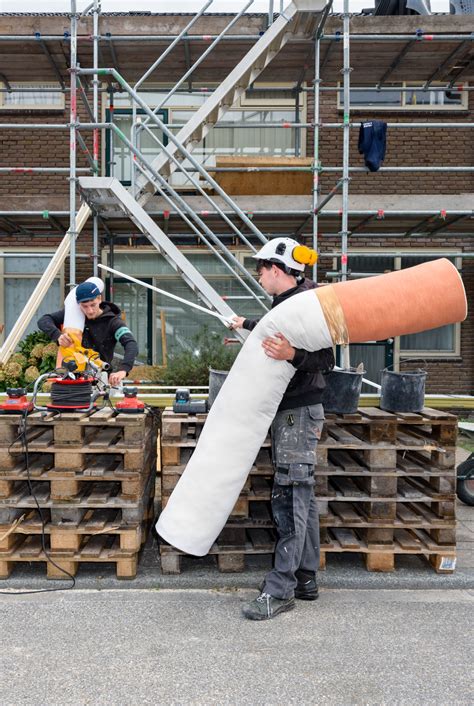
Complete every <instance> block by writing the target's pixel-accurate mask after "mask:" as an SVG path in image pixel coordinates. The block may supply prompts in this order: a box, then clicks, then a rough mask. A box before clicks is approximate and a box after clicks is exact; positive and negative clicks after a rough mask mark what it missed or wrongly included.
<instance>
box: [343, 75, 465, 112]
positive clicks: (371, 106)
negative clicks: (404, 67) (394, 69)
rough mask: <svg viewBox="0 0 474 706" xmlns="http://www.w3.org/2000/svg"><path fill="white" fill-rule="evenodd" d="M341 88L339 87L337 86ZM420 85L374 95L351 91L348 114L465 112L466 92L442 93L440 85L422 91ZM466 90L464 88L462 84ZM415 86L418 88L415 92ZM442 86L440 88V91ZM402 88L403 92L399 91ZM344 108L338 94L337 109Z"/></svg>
mask: <svg viewBox="0 0 474 706" xmlns="http://www.w3.org/2000/svg"><path fill="white" fill-rule="evenodd" d="M340 85H341V84H339V86H340ZM423 85H424V84H423V83H421V82H417V81H404V82H403V83H400V84H396V85H395V84H392V85H387V86H384V87H383V89H384V90H380V91H377V89H376V88H369V87H367V89H365V90H361V91H356V90H351V93H350V100H351V110H355V111H357V110H359V111H362V110H364V111H365V110H372V111H374V110H376V111H379V110H382V111H386V110H387V111H388V110H390V111H410V110H411V111H413V110H416V111H446V110H448V111H452V110H468V91H460V90H459V89H458V87H456V88H452V89H449V90H446V89H445V88H444V86H445V85H446V84H445V83H443V84H439V83H438V84H437V83H436V82H433V83H432V84H431V86H430V89H436V86H437V85H439V86H440V88H439V89H437V90H423ZM464 85H466V86H467V84H464ZM418 86H419V88H418ZM441 86H443V88H441ZM402 88H405V89H406V90H401V89H402ZM343 105H344V101H343V94H342V91H338V94H337V107H338V110H342V109H343Z"/></svg>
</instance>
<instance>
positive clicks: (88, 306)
mask: <svg viewBox="0 0 474 706" xmlns="http://www.w3.org/2000/svg"><path fill="white" fill-rule="evenodd" d="M76 301H77V303H78V304H79V307H80V309H81V311H82V313H83V314H84V316H85V317H86V320H85V323H84V333H83V336H82V345H83V346H84V347H85V348H92V349H93V350H94V351H96V352H97V353H98V354H99V356H100V359H101V360H103V361H104V362H106V363H109V364H112V359H113V356H114V349H115V346H116V344H117V343H120V344H121V345H122V346H123V349H124V357H123V361H122V362H121V363H120V365H119V366H118V369H117V370H115V371H113V372H111V373H110V374H109V384H110V385H112V386H113V387H116V386H117V385H119V384H120V382H121V381H122V380H123V378H125V377H126V376H127V373H128V372H129V371H130V370H131V369H132V368H133V364H134V361H135V358H136V356H137V354H138V346H137V342H136V340H135V338H134V337H133V335H132V333H131V331H130V329H129V328H128V327H127V326H125V324H124V321H123V319H122V318H121V316H120V309H119V308H118V306H116V305H115V304H113V303H112V302H106V301H102V296H101V294H100V291H99V288H98V287H97V285H96V284H95V283H94V282H82V284H79V285H78V286H77V287H76ZM63 323H64V309H61V310H60V311H55V312H54V313H52V314H45V315H44V316H42V317H41V318H40V319H39V321H38V328H39V329H40V330H41V331H44V333H46V334H47V335H48V336H49V337H50V339H51V340H52V341H56V342H57V343H58V344H59V345H60V346H71V345H72V343H73V342H72V340H71V338H70V337H69V336H68V335H67V333H62V332H61V330H60V328H59V327H60V326H62V325H63Z"/></svg>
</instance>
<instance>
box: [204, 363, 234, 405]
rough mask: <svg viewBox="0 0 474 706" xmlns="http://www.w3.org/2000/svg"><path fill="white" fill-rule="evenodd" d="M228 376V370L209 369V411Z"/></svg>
mask: <svg viewBox="0 0 474 706" xmlns="http://www.w3.org/2000/svg"><path fill="white" fill-rule="evenodd" d="M228 374H229V371H228V370H213V369H212V368H209V397H208V398H207V406H208V408H209V409H210V408H211V407H212V404H213V402H214V400H215V399H216V397H217V395H218V394H219V390H220V389H221V387H222V385H223V384H224V380H225V379H226V377H227V376H228Z"/></svg>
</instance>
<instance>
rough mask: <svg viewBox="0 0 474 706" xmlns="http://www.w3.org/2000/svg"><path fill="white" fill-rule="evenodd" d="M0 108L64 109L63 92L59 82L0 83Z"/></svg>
mask: <svg viewBox="0 0 474 706" xmlns="http://www.w3.org/2000/svg"><path fill="white" fill-rule="evenodd" d="M1 87H2V89H4V90H2V91H0V110H5V111H6V110H18V111H22V110H24V111H28V110H64V107H65V100H64V93H63V92H62V91H61V86H60V85H59V83H12V84H10V88H11V89H12V90H11V91H10V90H5V89H7V88H8V87H7V86H6V84H5V83H2V84H1Z"/></svg>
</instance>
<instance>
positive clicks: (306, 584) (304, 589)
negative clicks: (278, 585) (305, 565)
mask: <svg viewBox="0 0 474 706" xmlns="http://www.w3.org/2000/svg"><path fill="white" fill-rule="evenodd" d="M295 576H296V580H297V581H298V583H297V584H296V588H295V598H299V599H300V600H301V601H315V600H316V599H317V598H319V590H318V584H317V583H316V573H315V572H314V571H301V570H300V569H298V571H295Z"/></svg>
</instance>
